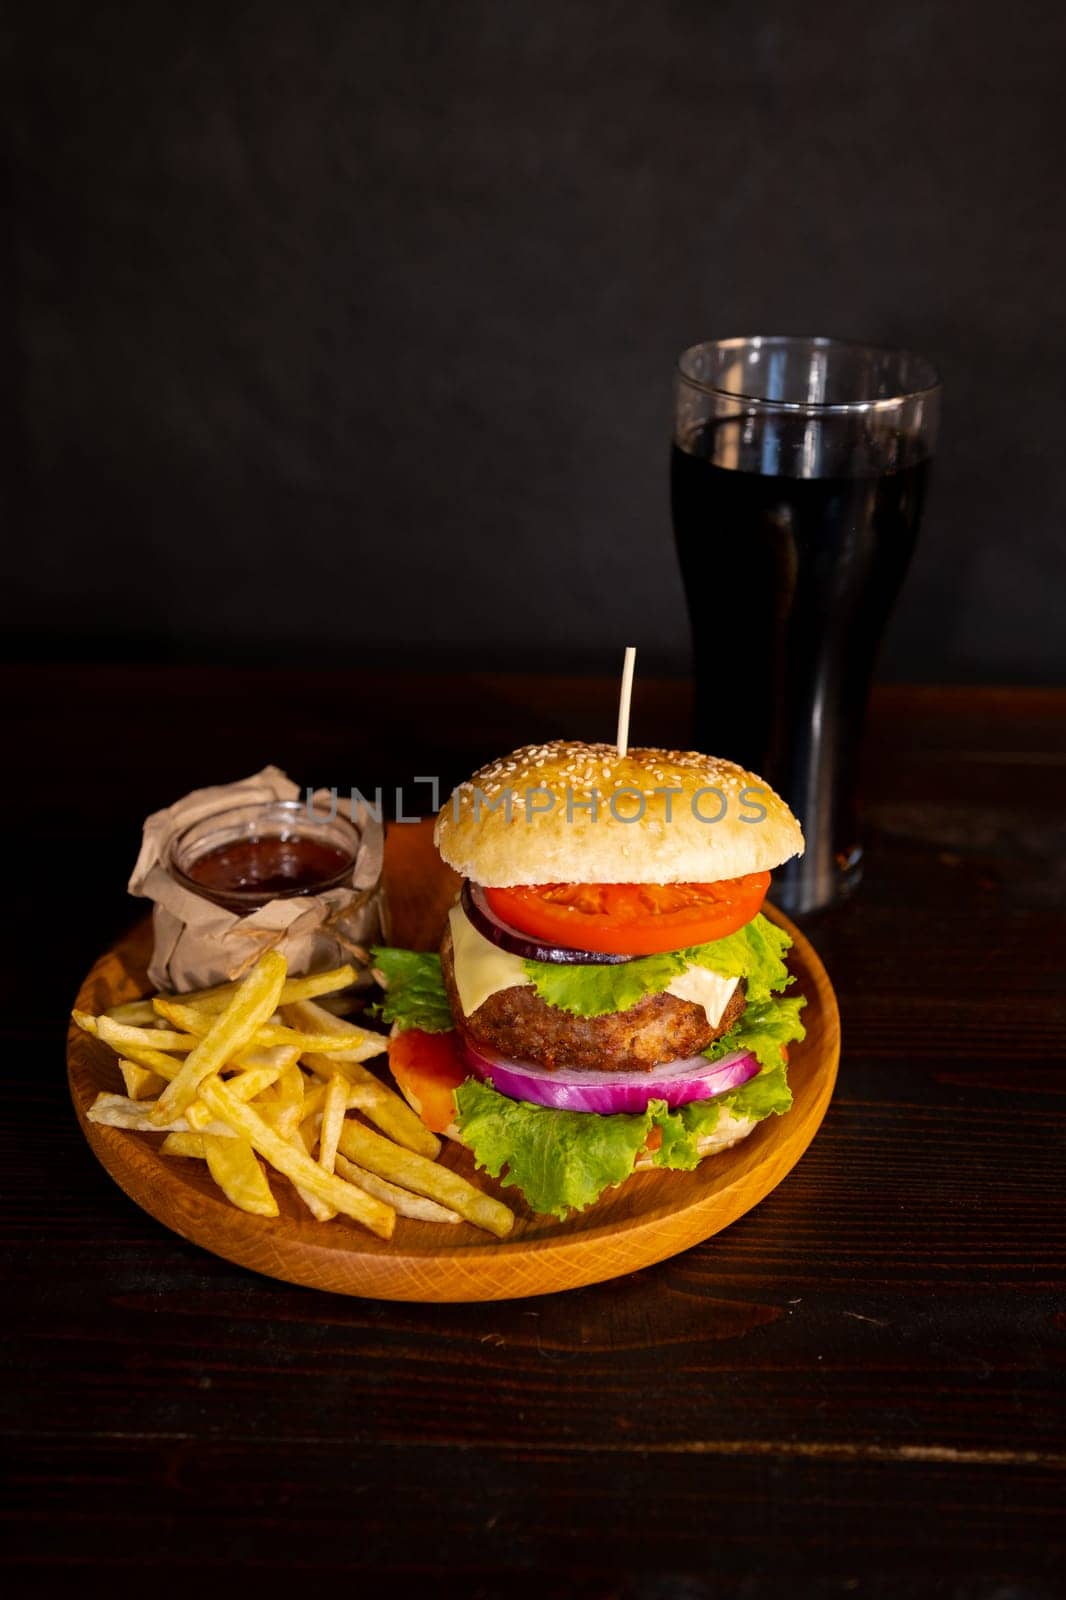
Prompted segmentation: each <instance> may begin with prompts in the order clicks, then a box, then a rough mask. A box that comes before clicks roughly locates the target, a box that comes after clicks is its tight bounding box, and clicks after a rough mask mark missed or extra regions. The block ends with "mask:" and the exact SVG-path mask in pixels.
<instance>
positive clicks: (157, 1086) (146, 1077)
mask: <svg viewBox="0 0 1066 1600" xmlns="http://www.w3.org/2000/svg"><path fill="white" fill-rule="evenodd" d="M118 1070H119V1071H120V1072H121V1074H122V1081H123V1083H124V1084H125V1085H126V1093H127V1094H128V1095H129V1097H130V1099H131V1100H155V1099H157V1098H158V1096H159V1095H161V1094H162V1092H163V1090H164V1089H165V1088H166V1083H167V1080H166V1079H165V1078H161V1077H160V1076H159V1073H158V1072H152V1071H151V1069H150V1068H149V1067H140V1066H138V1065H137V1063H136V1061H124V1060H120V1061H119V1064H118Z"/></svg>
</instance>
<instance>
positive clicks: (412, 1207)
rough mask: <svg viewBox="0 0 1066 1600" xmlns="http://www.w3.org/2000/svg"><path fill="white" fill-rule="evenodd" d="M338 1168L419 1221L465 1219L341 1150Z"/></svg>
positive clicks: (178, 1136) (175, 1136)
mask: <svg viewBox="0 0 1066 1600" xmlns="http://www.w3.org/2000/svg"><path fill="white" fill-rule="evenodd" d="M169 1137H170V1138H171V1139H190V1138H193V1137H194V1135H192V1134H188V1133H172V1134H170V1135H169ZM164 1148H166V1147H165V1146H164ZM336 1170H337V1171H338V1172H339V1173H340V1175H341V1177H342V1178H347V1179H348V1182H349V1183H355V1184H358V1186H359V1188H360V1189H365V1190H366V1192H367V1194H372V1195H376V1196H377V1198H378V1199H379V1200H384V1202H385V1204H386V1205H388V1206H392V1207H393V1208H394V1210H395V1211H396V1214H397V1216H400V1217H414V1218H415V1220H416V1221H418V1222H462V1220H463V1219H462V1217H461V1216H460V1215H459V1213H458V1211H449V1210H448V1208H447V1206H439V1205H438V1204H437V1202H436V1201H435V1200H427V1199H426V1198H425V1196H424V1195H420V1194H412V1193H411V1191H410V1190H409V1189H401V1188H400V1187H399V1186H398V1185H397V1184H395V1183H389V1181H388V1180H387V1179H386V1178H378V1177H376V1176H375V1174H374V1173H373V1172H367V1171H366V1170H365V1168H363V1167H357V1166H356V1164H355V1162H354V1161H349V1160H348V1158H347V1156H342V1155H341V1153H340V1151H339V1150H338V1152H337V1168H336Z"/></svg>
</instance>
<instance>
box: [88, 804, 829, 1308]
mask: <svg viewBox="0 0 1066 1600" xmlns="http://www.w3.org/2000/svg"><path fill="white" fill-rule="evenodd" d="M456 882H457V880H456V879H455V877H454V875H453V874H452V873H450V872H449V870H448V869H447V868H445V867H444V866H443V865H442V864H441V862H440V860H439V859H438V857H437V855H436V852H435V851H434V849H433V846H432V840H431V833H430V828H429V827H428V826H427V825H424V824H418V825H407V826H397V827H394V828H392V829H391V830H390V833H389V838H388V846H387V851H386V886H387V889H388V892H389V899H390V905H391V907H392V930H391V936H392V940H393V942H394V943H397V944H406V945H409V946H414V947H417V948H421V949H432V948H434V947H435V945H436V942H437V939H438V938H439V935H440V931H441V928H442V926H443V922H444V916H445V912H446V909H447V906H448V905H449V904H450V902H451V900H452V898H453V897H454V894H455V885H456ZM768 914H769V915H770V916H771V917H772V918H773V920H774V921H775V922H777V923H779V924H780V925H781V926H782V927H784V928H786V929H787V930H788V932H789V933H790V934H791V935H792V938H793V939H794V940H795V945H794V947H793V950H792V952H791V955H790V958H789V961H790V966H791V969H792V971H793V972H794V973H795V976H796V980H797V981H796V988H795V991H794V992H796V993H800V992H801V993H803V994H805V995H806V997H807V1006H806V1009H805V1011H804V1014H803V1015H804V1021H805V1023H806V1027H807V1037H806V1039H805V1040H804V1042H803V1043H802V1044H801V1045H794V1046H793V1047H792V1051H791V1060H790V1065H789V1081H790V1083H791V1085H792V1091H793V1094H794V1096H795V1103H794V1105H793V1107H792V1109H791V1111H789V1112H788V1113H787V1115H785V1116H783V1117H775V1116H772V1117H769V1118H767V1119H766V1121H765V1122H762V1123H760V1125H759V1126H758V1127H757V1128H756V1130H755V1132H754V1133H752V1134H751V1135H750V1136H749V1137H748V1138H747V1139H745V1140H743V1141H742V1142H741V1143H740V1144H739V1145H737V1146H735V1147H734V1148H733V1149H732V1150H727V1151H724V1152H723V1153H722V1154H720V1155H717V1156H713V1157H711V1158H710V1159H708V1160H706V1161H704V1162H703V1163H702V1164H701V1165H700V1166H699V1167H697V1169H696V1170H695V1172H648V1173H639V1174H637V1175H636V1176H635V1177H633V1178H631V1179H630V1180H629V1181H628V1182H627V1183H624V1184H622V1185H621V1186H620V1187H619V1188H617V1189H614V1190H612V1191H609V1192H608V1193H607V1194H606V1195H604V1196H603V1198H602V1199H601V1200H600V1201H599V1202H598V1204H596V1205H595V1206H592V1207H591V1208H590V1209H589V1210H588V1211H586V1212H584V1213H582V1214H581V1215H579V1216H576V1217H574V1218H572V1219H571V1220H570V1221H567V1222H559V1221H557V1220H555V1219H554V1218H551V1217H540V1216H534V1215H533V1214H532V1213H530V1212H528V1211H527V1210H525V1208H524V1207H523V1205H522V1202H521V1200H520V1199H519V1198H518V1197H517V1195H516V1192H515V1191H514V1190H513V1189H502V1188H501V1187H500V1186H499V1185H498V1184H494V1183H493V1182H492V1181H491V1180H490V1179H489V1178H487V1177H486V1176H485V1174H483V1173H480V1174H478V1173H475V1170H474V1164H473V1158H472V1157H471V1156H470V1154H469V1153H468V1152H467V1151H465V1150H462V1149H460V1148H459V1147H458V1146H455V1145H449V1146H448V1148H447V1150H446V1152H445V1154H444V1155H443V1156H442V1158H441V1159H442V1160H444V1161H446V1162H447V1163H448V1164H449V1165H450V1166H453V1167H455V1169H456V1170H457V1171H460V1172H462V1173H464V1174H465V1175H466V1176H467V1177H470V1178H472V1179H474V1180H475V1181H476V1182H477V1183H479V1184H480V1185H481V1186H482V1187H483V1188H485V1189H486V1190H489V1191H490V1192H492V1193H494V1194H498V1195H499V1197H500V1198H501V1199H503V1200H505V1201H506V1202H507V1204H508V1205H510V1206H511V1208H512V1209H513V1210H514V1211H515V1212H516V1213H517V1221H516V1224H515V1229H514V1232H513V1234H512V1235H511V1236H510V1237H509V1238H507V1239H505V1240H497V1239H494V1238H492V1237H490V1236H489V1235H488V1234H485V1233H482V1232H481V1231H480V1230H478V1229H476V1228H474V1227H472V1226H470V1225H469V1224H467V1223H461V1224H459V1225H458V1226H456V1225H448V1224H431V1223H424V1222H413V1221H410V1220H407V1219H405V1218H402V1217H398V1218H397V1219H396V1231H395V1233H394V1235H393V1238H392V1239H391V1240H390V1241H388V1242H385V1241H383V1240H380V1239H377V1238H374V1237H373V1236H372V1235H371V1234H368V1233H366V1232H365V1231H364V1230H363V1229H361V1228H360V1227H359V1226H358V1224H356V1223H354V1222H349V1221H348V1220H347V1219H346V1218H341V1217H338V1218H337V1219H336V1220H335V1221H333V1222H327V1223H319V1222H315V1221H314V1220H313V1218H312V1217H311V1216H310V1215H309V1213H308V1212H307V1211H306V1209H305V1208H304V1206H303V1204H302V1202H301V1201H300V1200H299V1199H298V1198H297V1197H296V1195H295V1194H294V1193H293V1191H292V1190H291V1188H290V1187H289V1184H288V1183H287V1181H286V1180H285V1179H283V1178H280V1177H276V1176H272V1178H271V1184H272V1187H273V1190H274V1193H275V1195H276V1197H277V1201H278V1205H279V1207H280V1210H281V1215H280V1217H277V1218H266V1217H253V1216H248V1215H246V1214H245V1213H244V1212H242V1211H238V1210H236V1209H235V1208H234V1207H233V1206H231V1205H230V1204H229V1202H228V1201H227V1200H225V1199H224V1198H223V1196H222V1195H221V1194H220V1192H219V1191H218V1190H217V1189H216V1188H215V1185H214V1183H213V1182H212V1180H211V1178H210V1177H209V1176H208V1174H207V1171H206V1168H205V1165H204V1163H203V1162H200V1161H192V1160H187V1159H183V1158H180V1157H173V1156H163V1155H161V1154H160V1150H159V1147H160V1145H161V1143H162V1138H163V1136H162V1135H161V1134H143V1133H132V1132H127V1131H125V1130H123V1129H119V1128H106V1127H101V1126H99V1125H97V1124H96V1123H91V1122H90V1121H89V1120H88V1117H87V1114H86V1113H87V1112H88V1108H89V1106H90V1105H91V1104H92V1102H93V1100H94V1099H95V1097H96V1095H97V1093H98V1092H99V1091H100V1090H102V1089H107V1090H112V1091H117V1092H121V1091H122V1081H121V1077H120V1074H119V1071H118V1065H117V1062H116V1059H115V1057H114V1055H113V1053H112V1051H111V1050H110V1049H109V1048H108V1047H107V1046H106V1045H104V1044H101V1043H100V1042H99V1041H98V1040H96V1039H92V1038H90V1037H89V1036H88V1035H86V1034H83V1033H82V1032H81V1031H80V1029H78V1028H75V1027H74V1026H73V1025H72V1026H71V1031H70V1034H69V1038H68V1044H67V1063H68V1074H69V1080H70V1092H71V1098H72V1100H73V1102H74V1108H75V1110H76V1112H77V1114H78V1120H79V1122H80V1123H81V1127H82V1131H83V1132H84V1134H85V1137H86V1139H87V1140H88V1141H89V1144H90V1145H91V1146H92V1148H93V1150H94V1151H95V1153H96V1155H97V1156H98V1157H99V1159H100V1161H101V1162H102V1163H103V1165H104V1166H105V1167H106V1168H107V1171H108V1172H109V1173H110V1174H111V1176H112V1177H113V1178H114V1179H115V1181H116V1183H118V1184H119V1185H120V1187H121V1188H122V1189H124V1190H125V1191H126V1193H127V1194H128V1195H129V1196H130V1197H131V1199H133V1200H135V1201H136V1203H137V1204H138V1205H139V1206H141V1207H142V1208H143V1209H144V1210H145V1211H147V1212H148V1213H149V1215H151V1216H153V1217H155V1218H156V1219H157V1220H158V1221H159V1222H162V1223H163V1224H164V1225H165V1226H166V1227H168V1228H171V1229H173V1230H174V1231H175V1232H176V1233H179V1234H181V1235H182V1236H183V1237H184V1238H186V1239H190V1240H192V1241H193V1242H194V1243H195V1244H199V1245H203V1246H204V1248H205V1249H208V1250H211V1251H213V1252H214V1253H215V1254H216V1255H219V1256H224V1257H225V1258H226V1259H227V1260H230V1261H236V1262H239V1263H240V1264H241V1265H242V1266H245V1267H250V1268H252V1269H253V1271H256V1272H262V1273H266V1274H267V1275H268V1276H270V1277H274V1278H283V1279H286V1280H288V1281H289V1282H291V1283H301V1284H306V1285H307V1286H308V1287H310V1288H313V1289H327V1290H331V1291H333V1292H334V1293H337V1294H353V1295H365V1296H367V1297H369V1298H372V1299H381V1300H429V1301H432V1300H506V1299H517V1298H520V1297H521V1296H523V1295H535V1294H550V1293H554V1292H555V1291H557V1290H560V1289H573V1288H577V1287H578V1286H580V1285H581V1284H586V1283H599V1282H602V1281H603V1280H604V1279H607V1278H615V1277H618V1276H620V1275H621V1274H622V1273H627V1272H634V1271H636V1270H637V1269H638V1268H640V1267H646V1266H649V1265H651V1264H652V1263H653V1262H656V1261H663V1260H665V1259H666V1258H667V1257H668V1256H673V1255H677V1254H678V1253H679V1252H680V1251H682V1250H687V1249H688V1248H689V1247H690V1246H691V1245H694V1244H698V1243H700V1242H701V1240H704V1239H708V1238H710V1236H711V1235H712V1234H715V1233H717V1232H718V1231H719V1230H720V1229H721V1228H725V1227H727V1226H728V1225H729V1223H731V1222H735V1221H736V1219H737V1218H738V1217H741V1216H743V1215H744V1213H745V1212H746V1211H750V1210H751V1208H752V1206H755V1205H757V1204H758V1203H759V1201H760V1200H762V1199H764V1198H765V1196H766V1195H768V1194H769V1193H770V1191H771V1190H772V1189H774V1188H775V1187H776V1186H777V1184H779V1183H780V1182H781V1180H782V1178H784V1177H785V1176H786V1174H787V1173H788V1172H789V1171H791V1169H792V1168H793V1167H794V1166H795V1164H796V1162H797V1161H798V1160H799V1158H800V1157H801V1156H802V1154H803V1152H804V1151H805V1150H806V1148H807V1146H808V1145H809V1144H810V1142H811V1140H812V1139H813V1137H814V1135H815V1133H816V1132H817V1130H818V1126H819V1124H820V1123H821V1120H822V1118H823V1116H824V1115H825V1111H826V1107H827V1106H828V1104H829V1099H830V1096H831V1095H832V1092H833V1085H834V1082H835V1081H836V1072H837V1061H838V1058H839V1054H840V1020H839V1016H838V1013H837V1004H836V997H835V995H834V994H833V989H832V985H831V984H830V982H829V979H828V977H827V975H826V972H825V969H824V967H823V966H822V963H821V962H820V961H819V959H818V957H817V955H816V954H815V952H814V951H813V950H812V948H811V946H810V945H809V944H808V942H807V940H806V939H805V938H804V937H803V935H802V934H801V933H800V932H799V931H798V930H797V929H796V928H794V927H793V926H792V924H791V923H790V922H788V920H787V919H786V918H785V917H783V916H781V915H780V914H779V913H777V912H775V911H772V910H770V911H769V912H768ZM150 953H151V927H150V924H149V923H148V922H147V921H144V922H142V923H141V924H139V925H138V926H137V927H136V928H134V929H133V931H132V932H131V933H130V934H129V935H127V937H125V938H124V939H122V940H120V942H119V943H118V944H117V945H116V946H115V947H114V949H112V950H109V951H108V952H107V953H106V954H105V955H103V956H101V958H100V960H99V961H97V963H96V965H95V966H94V967H93V969H92V971H91V972H90V973H89V975H88V977H87V978H86V980H85V982H84V983H83V984H82V987H81V990H80V992H79V994H78V999H77V1005H78V1007H79V1008H80V1009H84V1010H87V1011H94V1012H99V1011H102V1010H104V1009H105V1008H106V1007H107V1006H111V1005H116V1004H118V1003H119V1002H121V1001H125V1000H133V999H136V998H137V997H138V996H140V995H142V994H144V993H145V992H146V987H147V986H146V980H145V971H146V968H147V965H148V959H149V956H150Z"/></svg>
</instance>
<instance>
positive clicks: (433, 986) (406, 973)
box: [370, 945, 455, 1033]
mask: <svg viewBox="0 0 1066 1600" xmlns="http://www.w3.org/2000/svg"><path fill="white" fill-rule="evenodd" d="M370 957H371V963H372V965H373V966H374V968H375V969H376V970H377V971H378V972H380V974H381V976H382V978H383V979H384V984H383V987H384V990H385V999H384V1001H383V1002H382V1004H381V1006H380V1007H378V1008H377V1015H379V1016H380V1017H381V1019H382V1021H383V1022H394V1023H395V1024H396V1026H397V1028H398V1029H400V1031H401V1032H402V1031H403V1029H405V1028H421V1029H422V1030H423V1032H425V1033H447V1032H448V1031H449V1029H451V1028H454V1027H455V1023H454V1021H453V1019H452V1012H451V1007H450V1006H449V1004H448V996H447V993H446V991H445V988H444V979H443V978H442V977H441V970H440V956H438V955H436V954H433V953H429V952H424V951H420V950H397V949H395V948H393V947H391V946H388V945H375V946H374V947H373V949H372V950H371V952H370Z"/></svg>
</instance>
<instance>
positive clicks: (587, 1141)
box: [455, 1078, 662, 1217]
mask: <svg viewBox="0 0 1066 1600" xmlns="http://www.w3.org/2000/svg"><path fill="white" fill-rule="evenodd" d="M652 1104H653V1105H662V1102H661V1101H653V1102H652ZM455 1106H456V1123H457V1125H458V1128H459V1133H460V1136H461V1138H462V1141H463V1143H464V1144H465V1145H466V1146H467V1147H468V1148H469V1149H470V1150H472V1151H473V1152H474V1159H475V1160H476V1162H477V1164H478V1166H479V1167H484V1168H485V1170H486V1172H488V1173H490V1174H491V1176H492V1177H494V1178H502V1182H503V1185H504V1187H505V1188H508V1187H510V1186H512V1185H513V1186H514V1187H516V1188H518V1189H520V1190H521V1192H522V1194H523V1195H524V1196H525V1198H526V1201H527V1203H528V1204H529V1205H530V1206H531V1207H532V1208H533V1210H534V1211H538V1212H540V1213H542V1214H543V1215H545V1216H557V1217H565V1216H566V1215H567V1213H568V1212H570V1211H584V1209H585V1207H586V1206H590V1205H591V1204H592V1203H593V1201H594V1200H598V1199H599V1197H600V1195H601V1194H602V1193H603V1191H604V1190H605V1189H610V1188H612V1187H613V1186H614V1185H615V1184H616V1183H621V1182H622V1181H623V1180H624V1179H625V1178H628V1176H629V1174H630V1173H631V1172H632V1171H633V1163H634V1161H635V1160H636V1158H637V1154H638V1152H639V1151H640V1149H641V1148H642V1147H643V1145H644V1144H645V1143H646V1141H647V1138H648V1132H649V1129H650V1128H651V1123H652V1108H651V1106H649V1108H648V1110H647V1111H646V1112H645V1113H644V1115H643V1116H614V1117H601V1116H592V1115H589V1114H587V1113H584V1112H580V1111H552V1110H551V1109H550V1108H549V1107H548V1106H533V1105H529V1104H528V1103H527V1102H526V1101H518V1100H508V1099H506V1098H505V1096H503V1095H502V1094H497V1092H496V1090H495V1089H494V1088H493V1087H492V1086H491V1084H487V1083H479V1082H478V1080H477V1079H476V1078H468V1079H467V1081H466V1083H464V1084H461V1085H460V1087H459V1088H458V1089H456V1091H455Z"/></svg>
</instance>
